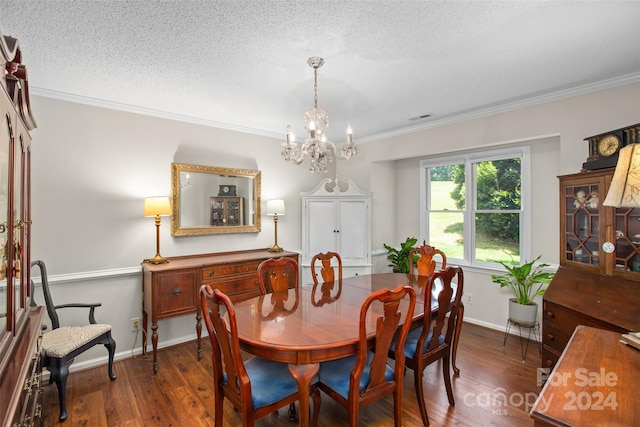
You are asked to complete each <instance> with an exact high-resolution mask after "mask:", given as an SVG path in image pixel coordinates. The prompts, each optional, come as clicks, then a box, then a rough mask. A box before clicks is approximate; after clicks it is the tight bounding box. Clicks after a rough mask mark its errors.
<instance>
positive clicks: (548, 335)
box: [547, 334, 555, 341]
mask: <svg viewBox="0 0 640 427" xmlns="http://www.w3.org/2000/svg"><path fill="white" fill-rule="evenodd" d="M554 338H555V337H554V336H553V335H551V334H547V340H548V341H553V339H554Z"/></svg>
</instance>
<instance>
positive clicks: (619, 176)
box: [602, 144, 640, 208]
mask: <svg viewBox="0 0 640 427" xmlns="http://www.w3.org/2000/svg"><path fill="white" fill-rule="evenodd" d="M602 204H603V205H604V206H613V207H615V208H638V207H640V144H630V145H627V146H626V147H624V148H623V149H622V150H620V152H619V153H618V163H617V164H616V170H615V172H614V173H613V179H612V180H611V186H610V187H609V192H608V193H607V197H606V198H605V199H604V202H603V203H602Z"/></svg>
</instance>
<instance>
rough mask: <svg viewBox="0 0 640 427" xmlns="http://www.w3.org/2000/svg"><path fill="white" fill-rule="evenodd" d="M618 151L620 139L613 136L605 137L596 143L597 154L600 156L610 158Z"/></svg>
mask: <svg viewBox="0 0 640 427" xmlns="http://www.w3.org/2000/svg"><path fill="white" fill-rule="evenodd" d="M619 149H620V138H618V137H617V136H615V135H607V136H605V137H604V138H602V139H601V140H600V142H598V153H600V155H601V156H607V157H608V156H611V155H613V154H615V153H617V152H618V150H619Z"/></svg>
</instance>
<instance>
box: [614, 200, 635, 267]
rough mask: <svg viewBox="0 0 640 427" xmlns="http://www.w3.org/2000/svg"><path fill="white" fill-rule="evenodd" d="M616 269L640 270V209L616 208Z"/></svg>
mask: <svg viewBox="0 0 640 427" xmlns="http://www.w3.org/2000/svg"><path fill="white" fill-rule="evenodd" d="M614 224H615V236H616V252H615V254H616V264H615V265H616V270H625V271H635V272H640V209H638V208H633V209H630V208H616V209H615V213H614Z"/></svg>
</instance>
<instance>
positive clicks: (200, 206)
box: [171, 163, 261, 236]
mask: <svg viewBox="0 0 640 427" xmlns="http://www.w3.org/2000/svg"><path fill="white" fill-rule="evenodd" d="M260 183H261V175H260V171H257V170H250V169H233V168H223V167H217V166H201V165H190V164H185V163H171V196H172V204H171V209H172V216H171V235H172V236H198V235H204V234H228V233H257V232H259V231H260Z"/></svg>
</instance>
